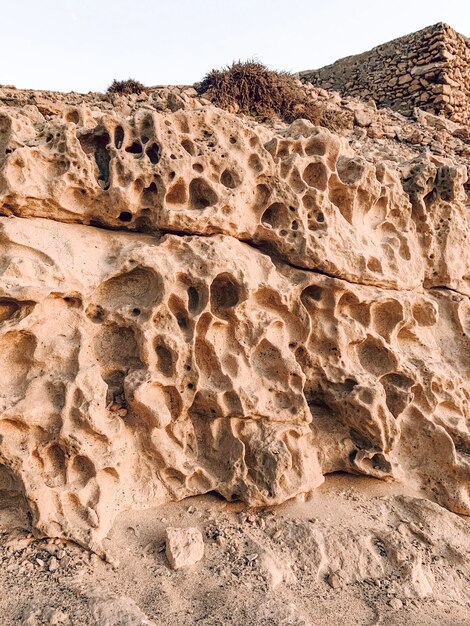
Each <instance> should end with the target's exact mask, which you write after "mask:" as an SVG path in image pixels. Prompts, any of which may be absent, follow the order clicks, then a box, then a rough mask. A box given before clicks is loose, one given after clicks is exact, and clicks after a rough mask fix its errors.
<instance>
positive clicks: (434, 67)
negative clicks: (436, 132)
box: [300, 22, 470, 124]
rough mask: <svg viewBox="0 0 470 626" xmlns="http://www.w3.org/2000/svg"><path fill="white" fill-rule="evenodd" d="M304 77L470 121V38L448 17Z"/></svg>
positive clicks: (405, 108) (405, 109) (400, 106)
mask: <svg viewBox="0 0 470 626" xmlns="http://www.w3.org/2000/svg"><path fill="white" fill-rule="evenodd" d="M300 76H301V77H302V79H304V80H308V81H310V82H312V83H313V84H314V85H316V86H318V87H323V88H324V89H334V90H336V91H339V92H340V93H342V94H348V95H352V96H358V97H361V98H373V99H374V100H376V102H377V104H379V105H380V106H388V107H393V108H394V109H397V110H399V111H401V112H402V113H405V114H408V115H409V114H411V113H412V112H413V107H420V108H422V109H424V110H426V111H430V112H431V113H435V114H441V115H445V116H446V117H448V118H449V119H451V120H454V121H455V122H459V123H463V124H468V123H469V122H470V106H469V99H470V87H469V85H470V40H469V39H468V38H467V37H464V36H463V35H460V34H459V33H457V32H455V30H453V29H452V28H450V26H448V25H447V24H443V23H442V22H440V23H438V24H435V25H434V26H429V27H428V28H424V29H423V30H420V31H418V32H417V33H412V34H411V35H406V36H405V37H400V38H399V39H394V40H393V41H390V42H388V43H385V44H382V45H380V46H378V47H377V48H373V49H372V50H369V51H368V52H364V53H362V54H357V55H354V56H351V57H346V58H344V59H340V60H339V61H336V62H335V63H333V64H332V65H328V66H326V67H323V68H321V69H318V70H307V71H305V72H301V73H300Z"/></svg>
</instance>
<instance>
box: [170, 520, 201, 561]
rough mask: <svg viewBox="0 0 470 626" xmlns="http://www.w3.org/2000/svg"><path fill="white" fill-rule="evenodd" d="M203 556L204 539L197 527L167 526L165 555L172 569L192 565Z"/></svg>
mask: <svg viewBox="0 0 470 626" xmlns="http://www.w3.org/2000/svg"><path fill="white" fill-rule="evenodd" d="M203 556H204V541H203V539H202V534H201V531H200V530H199V529H198V528H167V529H166V557H167V559H168V562H169V563H170V567H171V568H172V569H180V568H182V567H189V566H191V565H194V564H195V563H197V562H198V561H200V560H201V559H202V557H203Z"/></svg>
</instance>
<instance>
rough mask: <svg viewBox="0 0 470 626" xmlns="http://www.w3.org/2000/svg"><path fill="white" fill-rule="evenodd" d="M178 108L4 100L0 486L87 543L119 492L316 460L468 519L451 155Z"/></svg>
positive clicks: (249, 491)
mask: <svg viewBox="0 0 470 626" xmlns="http://www.w3.org/2000/svg"><path fill="white" fill-rule="evenodd" d="M349 106H350V107H352V109H354V106H352V103H349ZM190 108H191V110H186V109H185V108H182V109H181V110H178V111H176V112H163V113H162V112H160V113H157V112H155V111H150V110H149V109H148V108H147V109H144V110H136V111H135V113H133V114H132V115H123V114H122V113H121V112H120V111H119V110H118V109H116V110H114V111H109V112H107V111H104V112H103V110H102V108H100V107H95V106H93V107H87V106H85V105H84V104H83V105H80V106H79V107H67V106H64V105H61V107H59V109H60V110H58V111H57V113H56V114H53V113H51V112H50V109H49V112H48V113H47V114H46V115H47V119H46V118H45V117H44V115H43V114H42V113H40V112H39V111H38V108H37V106H33V105H30V106H29V107H27V108H25V107H23V108H21V109H20V108H16V107H14V106H13V107H11V106H10V107H6V108H4V109H3V110H2V113H1V118H0V121H1V134H0V155H1V156H0V215H1V216H2V217H0V229H1V230H0V236H1V250H0V298H1V299H0V353H1V354H2V358H3V367H2V369H1V371H0V434H1V444H0V459H1V463H2V466H1V468H2V469H1V486H2V488H3V490H4V493H5V494H8V493H10V494H11V493H20V494H22V496H23V498H24V500H25V502H27V504H28V506H29V508H30V512H31V515H32V519H33V524H34V526H35V528H36V529H37V530H38V531H39V532H42V533H44V534H47V535H51V536H62V537H70V538H72V539H75V540H76V541H78V542H81V543H82V544H84V545H87V546H91V547H93V548H94V549H96V550H100V541H101V539H102V538H103V537H104V535H105V534H106V532H107V531H108V529H109V527H110V525H111V523H112V520H113V517H114V516H115V514H116V513H117V512H118V511H120V510H122V509H124V508H129V507H144V506H150V505H155V504H158V503H162V502H164V501H167V500H171V499H181V498H184V497H185V496H189V495H194V494H198V493H204V492H207V491H217V492H219V493H220V494H222V495H223V496H224V497H226V498H227V499H241V500H244V501H245V502H247V503H249V504H253V505H266V504H275V503H280V502H283V501H284V500H286V499H288V498H291V497H293V496H295V495H296V494H302V493H306V492H310V491H311V490H313V489H314V488H315V487H316V486H318V485H319V484H320V483H321V482H322V481H323V476H324V475H325V474H326V473H330V472H336V471H347V472H354V473H362V474H368V475H371V476H375V477H377V478H382V479H390V480H392V479H395V480H400V481H404V482H407V483H408V484H411V485H413V486H415V487H418V488H422V489H423V490H424V491H425V492H426V493H427V494H428V496H429V497H431V498H433V499H436V500H438V501H439V502H440V503H442V504H444V505H445V506H447V507H448V508H450V509H451V510H453V511H457V512H459V513H464V514H469V513H470V493H469V470H470V431H469V420H470V405H469V402H470V387H469V374H470V358H469V348H470V300H469V296H470V258H469V252H468V251H469V236H470V225H469V211H468V197H467V195H466V192H465V184H466V183H467V178H468V176H467V171H466V168H465V165H464V164H463V163H462V160H461V159H460V157H459V159H456V160H455V161H450V160H446V159H444V158H442V157H441V156H438V155H437V154H433V153H431V152H429V151H428V152H423V151H421V150H415V152H411V153H410V152H409V151H408V152H407V150H408V149H407V150H405V152H400V151H397V148H396V146H395V148H394V149H395V156H394V157H393V158H390V157H389V158H384V157H383V150H385V152H386V146H385V147H384V143H383V142H382V143H380V141H379V143H377V144H374V145H369V144H367V143H366V142H367V141H368V139H367V137H366V136H365V135H364V134H362V135H361V134H360V133H359V134H357V135H350V136H349V137H346V136H339V135H337V134H335V133H333V132H331V131H328V130H326V129H324V128H317V127H313V126H312V125H311V124H309V123H307V122H305V121H302V120H298V121H297V122H295V123H294V124H292V125H291V126H290V127H285V126H284V125H278V126H277V127H275V128H272V127H268V126H263V125H259V124H257V123H255V122H254V121H253V120H249V119H246V118H243V117H241V116H235V115H231V114H229V113H225V112H223V111H221V110H218V109H216V108H215V107H211V106H206V107H197V106H192V107H190ZM354 110H355V111H356V116H358V115H359V116H360V114H361V113H362V114H364V113H366V114H371V115H372V116H373V117H372V120H371V126H372V125H373V124H376V127H377V124H378V123H379V122H378V121H377V120H378V119H380V118H379V117H377V116H375V117H374V112H373V110H372V109H370V110H367V108H366V109H364V107H362V108H356V109H354ZM403 128H404V127H403ZM417 128H419V125H417ZM360 130H361V131H363V130H364V128H363V127H362V123H361V127H360ZM384 132H386V131H384ZM426 132H427V131H426ZM433 132H434V131H433ZM446 132H447V131H445V130H442V129H440V130H439V133H441V135H440V136H442V137H444V135H445V137H447V139H445V137H444V139H443V141H444V140H445V141H447V140H448V138H449V137H450V135H449V134H447V135H446V134H445V133H446ZM442 133H444V135H442ZM393 136H394V135H392V137H393ZM348 138H349V142H348ZM361 138H362V139H361ZM360 139H361V140H362V141H363V142H364V143H363V149H362V150H361V151H358V150H357V147H358V145H359V144H358V142H359V140H360ZM449 141H450V139H449ZM458 141H459V142H460V143H459V144H458V145H457V144H455V146H456V150H457V149H458V150H459V154H460V155H462V154H464V149H465V146H464V144H463V143H461V140H460V139H459V140H458ZM440 145H442V144H440ZM367 146H369V147H367ZM390 150H391V148H390ZM381 151H382V156H381ZM403 154H405V158H402V157H401V156H400V155H403ZM118 231H121V232H118ZM124 231H126V232H124Z"/></svg>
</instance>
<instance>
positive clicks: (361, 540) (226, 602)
mask: <svg viewBox="0 0 470 626" xmlns="http://www.w3.org/2000/svg"><path fill="white" fill-rule="evenodd" d="M12 504H13V503H12ZM0 513H1V515H0V521H1V522H2V526H3V528H4V529H5V528H6V527H7V526H8V524H9V523H11V519H12V518H15V519H18V515H17V512H16V513H15V515H14V516H13V515H12V514H11V510H9V509H4V510H3V511H1V512H0ZM168 526H173V527H188V526H196V527H198V528H199V529H200V530H201V532H202V533H203V536H204V541H205V555H204V558H203V559H202V560H201V561H200V562H199V563H197V564H195V565H193V566H192V567H190V568H188V569H183V570H178V571H173V570H171V569H170V568H169V566H168V561H167V559H166V556H165V551H164V546H165V543H164V537H165V528H167V527H168ZM469 531H470V519H468V518H461V517H459V516H457V515H455V514H452V513H450V512H448V511H447V510H445V509H443V508H441V507H439V506H438V505H436V504H434V503H432V502H430V501H429V500H425V499H423V498H422V497H421V496H420V494H417V493H410V492H407V493H404V492H403V490H402V489H401V487H400V486H399V485H396V484H390V483H383V482H379V481H376V480H374V479H370V478H359V477H353V476H345V475H331V476H329V477H327V480H326V482H325V484H324V485H323V486H322V487H321V488H320V489H319V490H318V491H317V492H316V493H315V495H314V496H313V497H312V499H310V500H309V501H307V502H297V501H291V502H288V503H286V504H284V505H282V506H280V507H277V508H274V509H256V510H253V509H248V508H247V507H245V506H244V505H242V504H239V503H227V502H225V501H223V500H222V499H219V498H218V497H217V496H214V495H207V496H201V497H197V498H191V499H188V500H184V501H183V502H180V503H173V504H169V505H166V506H164V507H161V508H159V509H151V510H146V511H139V512H129V513H126V514H123V515H121V516H120V517H119V518H118V519H117V520H116V523H115V524H114V527H113V529H112V531H111V533H110V534H109V536H108V538H107V539H106V540H105V546H106V550H107V551H108V554H109V559H110V560H111V562H112V564H111V563H105V562H103V561H101V560H100V559H99V558H98V557H97V556H96V555H93V554H89V553H88V552H87V551H85V550H83V549H82V548H80V547H78V546H76V545H73V544H64V543H63V542H62V543H61V542H59V541H51V540H40V541H37V540H36V541H35V540H33V539H32V537H31V535H28V533H27V532H26V531H24V530H21V529H17V530H16V531H14V532H11V531H9V532H3V533H2V537H1V541H0V558H1V560H2V566H1V569H0V583H1V589H2V594H1V597H0V624H1V625H2V626H9V625H10V624H11V625H17V624H18V625H22V626H39V625H44V624H47V625H51V626H62V625H66V626H71V625H73V626H88V625H93V626H95V625H96V626H146V625H147V626H151V625H154V624H158V625H160V624H162V625H165V626H193V625H198V626H229V625H237V626H241V625H243V626H326V625H327V624H328V625H336V624H338V625H341V626H347V625H351V626H352V625H370V626H372V625H375V626H378V625H383V626H402V625H404V624H411V625H413V626H446V625H448V626H468V625H470V560H469V557H470V532H469Z"/></svg>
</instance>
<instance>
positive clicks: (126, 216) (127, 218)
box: [118, 211, 132, 222]
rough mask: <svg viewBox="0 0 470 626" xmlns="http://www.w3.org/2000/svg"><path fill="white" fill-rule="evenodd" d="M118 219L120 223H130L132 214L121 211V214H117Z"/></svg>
mask: <svg viewBox="0 0 470 626" xmlns="http://www.w3.org/2000/svg"><path fill="white" fill-rule="evenodd" d="M118 219H119V221H120V222H131V221H132V213H129V211H122V212H121V213H119V217H118Z"/></svg>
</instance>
